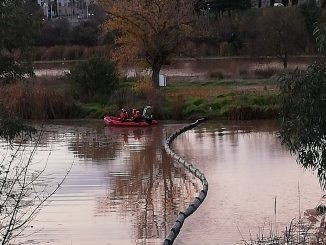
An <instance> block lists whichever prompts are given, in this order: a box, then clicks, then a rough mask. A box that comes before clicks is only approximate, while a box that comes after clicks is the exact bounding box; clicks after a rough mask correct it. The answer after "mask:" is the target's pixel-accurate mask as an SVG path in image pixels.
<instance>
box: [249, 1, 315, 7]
mask: <svg viewBox="0 0 326 245" xmlns="http://www.w3.org/2000/svg"><path fill="white" fill-rule="evenodd" d="M307 1H308V0H288V5H290V6H291V5H301V4H304V3H305V2H307ZM283 2H284V1H282V0H251V7H253V8H263V7H268V6H273V5H274V4H275V3H280V4H282V3H283ZM316 3H317V5H318V6H320V3H321V0H316Z"/></svg>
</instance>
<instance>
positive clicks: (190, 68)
mask: <svg viewBox="0 0 326 245" xmlns="http://www.w3.org/2000/svg"><path fill="white" fill-rule="evenodd" d="M318 59H319V58H318V57H315V56H299V57H290V58H289V63H288V68H289V69H291V70H293V69H296V68H299V69H305V68H306V67H307V66H308V64H310V63H312V62H314V61H316V60H318ZM76 62H77V61H52V62H51V61H49V62H37V63H35V64H34V68H35V74H36V75H37V76H62V75H64V74H65V73H67V72H69V69H70V68H71V67H73V66H74V65H75V64H76ZM268 69H271V70H274V71H275V73H282V72H283V64H282V62H280V60H278V59H276V58H272V57H269V58H250V57H211V58H196V59H190V58H188V59H187V58H180V59H172V60H171V62H170V64H169V65H165V66H163V67H162V70H161V74H163V75H166V76H167V77H168V82H171V81H178V80H182V81H183V80H184V78H185V77H186V78H187V79H188V80H189V81H192V80H202V79H207V78H214V77H219V76H221V75H222V76H223V77H224V78H239V77H240V78H252V77H257V75H255V73H256V71H266V70H268ZM144 73H145V74H146V72H144ZM125 74H126V75H127V76H134V75H136V73H135V70H134V68H127V69H125ZM258 77H259V76H258Z"/></svg>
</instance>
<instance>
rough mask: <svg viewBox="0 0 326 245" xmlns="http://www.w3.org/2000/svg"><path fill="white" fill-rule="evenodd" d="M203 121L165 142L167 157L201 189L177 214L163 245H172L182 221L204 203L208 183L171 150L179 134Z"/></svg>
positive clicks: (183, 129) (191, 125) (172, 135)
mask: <svg viewBox="0 0 326 245" xmlns="http://www.w3.org/2000/svg"><path fill="white" fill-rule="evenodd" d="M205 120H206V119H205V118H201V119H198V120H197V121H196V122H194V123H191V124H189V125H187V126H185V127H183V128H180V129H179V130H177V131H175V132H174V133H173V134H171V135H170V136H169V138H167V140H166V142H165V145H164V149H165V151H166V153H167V154H168V155H170V156H171V157H172V158H173V159H174V160H175V161H176V162H178V163H179V164H181V165H183V166H184V167H185V168H186V169H187V170H188V171H189V172H190V173H192V174H193V175H194V176H195V177H196V178H198V179H199V180H200V181H201V183H202V185H203V188H202V190H201V191H200V193H199V195H198V196H197V197H196V198H195V200H194V201H193V202H192V203H191V204H190V205H189V206H188V208H187V209H186V210H185V211H183V212H179V215H178V217H177V219H176V221H175V222H174V225H173V226H172V228H171V230H170V232H169V233H168V234H167V236H166V237H165V239H164V241H163V245H172V244H173V242H174V240H175V239H176V237H177V236H178V234H179V232H180V230H181V227H182V225H183V223H184V221H185V220H186V218H187V217H189V216H190V215H191V214H193V213H194V212H195V211H196V210H197V209H198V208H199V206H200V205H201V204H202V203H203V202H204V200H205V198H206V196H207V192H208V182H207V180H206V178H205V175H204V174H203V173H202V172H200V170H199V169H197V168H196V167H194V166H193V165H192V164H191V163H188V162H187V161H186V160H184V159H183V158H181V157H180V156H178V155H177V154H176V153H175V152H174V151H173V150H172V149H171V144H172V142H173V141H174V140H175V139H176V138H177V137H178V136H179V135H180V134H182V133H184V132H186V131H188V130H190V129H193V128H195V127H196V126H198V125H199V124H200V123H202V122H203V121H205Z"/></svg>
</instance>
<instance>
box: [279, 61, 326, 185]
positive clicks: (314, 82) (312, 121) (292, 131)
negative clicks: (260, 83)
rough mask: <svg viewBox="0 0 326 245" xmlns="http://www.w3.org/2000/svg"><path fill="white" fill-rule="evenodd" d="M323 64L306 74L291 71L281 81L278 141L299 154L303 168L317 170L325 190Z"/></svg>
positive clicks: (325, 79)
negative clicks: (279, 139) (279, 138)
mask: <svg viewBox="0 0 326 245" xmlns="http://www.w3.org/2000/svg"><path fill="white" fill-rule="evenodd" d="M325 74H326V63H319V64H318V63H315V64H312V65H310V66H309V67H308V69H307V71H298V70H296V71H294V72H290V73H288V74H286V75H283V76H282V77H281V78H280V82H281V108H280V111H281V130H280V137H281V140H282V142H283V144H286V145H287V146H288V147H289V149H290V151H291V152H292V153H294V154H298V158H297V161H298V162H299V163H301V164H302V166H303V167H305V168H309V169H313V170H317V174H318V177H319V180H320V183H321V186H322V188H323V189H326V117H325V115H326V76H325Z"/></svg>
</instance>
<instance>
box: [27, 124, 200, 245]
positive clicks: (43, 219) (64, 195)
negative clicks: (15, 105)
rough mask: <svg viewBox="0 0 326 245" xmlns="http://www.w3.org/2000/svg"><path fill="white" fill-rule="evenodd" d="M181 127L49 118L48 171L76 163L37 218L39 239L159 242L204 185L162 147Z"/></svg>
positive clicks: (44, 147)
mask: <svg viewBox="0 0 326 245" xmlns="http://www.w3.org/2000/svg"><path fill="white" fill-rule="evenodd" d="M174 128H175V127H173V126H172V127H171V128H169V129H168V128H166V127H155V128H104V127H103V124H102V123H98V122H97V123H93V124H88V123H87V124H80V123H79V125H78V126H77V127H76V126H74V125H62V124H60V123H59V124H55V125H46V126H45V132H44V137H43V144H41V146H40V153H39V154H38V156H37V157H38V158H39V159H41V158H43V157H44V154H45V152H46V150H50V149H52V150H53V152H52V156H51V158H50V160H49V169H48V171H49V172H51V173H52V174H54V175H55V176H56V177H57V178H60V176H61V172H62V171H61V169H62V167H63V166H65V165H68V164H71V162H72V161H74V166H73V168H72V171H71V173H70V175H69V176H68V179H67V181H66V182H65V185H64V186H63V188H62V189H61V190H60V191H59V192H58V193H57V194H56V195H55V196H54V197H53V199H52V200H53V201H52V203H51V205H49V206H48V207H46V208H44V210H43V211H42V212H41V214H40V216H39V217H38V219H37V222H36V224H35V229H41V232H38V233H36V234H35V239H34V240H33V243H34V242H37V243H41V244H43V243H45V242H46V243H50V244H51V243H53V244H67V241H70V243H71V244H107V243H108V242H109V243H111V242H112V244H160V243H161V241H162V239H163V237H164V236H165V233H166V230H167V229H169V228H170V226H171V224H172V223H173V222H174V219H175V217H176V215H177V213H178V212H179V209H180V208H182V207H185V206H186V205H187V204H188V203H189V202H191V201H192V199H193V197H194V196H195V195H196V193H197V192H198V191H199V187H198V183H197V182H196V180H193V179H192V178H191V177H190V176H189V175H188V174H187V173H185V172H184V171H183V169H181V168H176V167H174V166H173V162H172V161H171V160H170V159H169V158H168V157H167V156H166V154H165V153H164V151H163V150H162V143H163V141H164V139H165V135H166V134H167V130H170V131H172V130H174ZM43 153H44V154H43ZM37 160H38V159H37ZM118 224H119V225H118ZM86 230H87V231H88V232H85V231H86ZM108 230H109V231H110V233H109V236H105V235H104V234H105V233H107V231H108ZM111 233H112V234H111ZM94 237H96V239H95V240H94ZM70 243H69V244H70Z"/></svg>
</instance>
